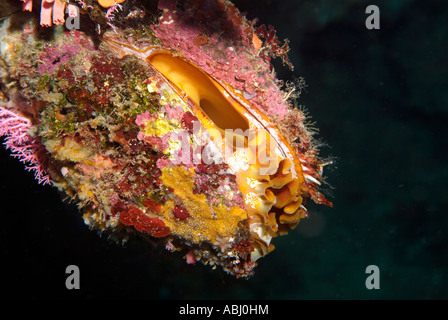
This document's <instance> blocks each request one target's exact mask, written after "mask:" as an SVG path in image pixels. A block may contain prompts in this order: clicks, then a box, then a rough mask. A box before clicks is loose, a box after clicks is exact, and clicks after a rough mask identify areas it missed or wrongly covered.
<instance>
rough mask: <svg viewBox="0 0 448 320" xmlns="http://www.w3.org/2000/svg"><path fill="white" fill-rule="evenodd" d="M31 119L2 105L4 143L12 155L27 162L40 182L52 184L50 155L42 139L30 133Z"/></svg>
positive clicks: (0, 131)
mask: <svg viewBox="0 0 448 320" xmlns="http://www.w3.org/2000/svg"><path fill="white" fill-rule="evenodd" d="M30 128H31V121H30V120H29V119H27V118H25V117H23V116H21V115H19V114H17V113H16V112H14V111H12V110H10V109H6V108H3V107H0V136H5V137H6V138H5V141H4V145H5V147H6V149H9V150H11V153H12V156H13V157H16V158H18V159H19V160H20V162H22V163H24V164H25V167H26V169H27V170H28V171H34V177H35V178H36V179H37V181H39V183H41V184H43V185H45V184H50V177H49V176H48V174H47V171H46V169H45V168H46V167H47V165H46V163H47V161H48V155H47V151H46V149H45V147H44V146H43V145H42V143H41V142H40V139H39V138H37V137H34V136H32V135H31V134H29V130H30Z"/></svg>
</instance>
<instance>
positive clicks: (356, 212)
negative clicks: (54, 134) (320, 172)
mask: <svg viewBox="0 0 448 320" xmlns="http://www.w3.org/2000/svg"><path fill="white" fill-rule="evenodd" d="M234 3H235V4H236V5H237V7H238V8H240V10H241V11H243V12H245V13H246V15H247V17H248V18H249V19H253V18H255V17H258V18H259V21H260V23H264V24H271V25H273V26H275V28H276V29H277V33H278V36H279V38H281V39H283V38H288V39H289V40H290V42H291V43H290V46H291V52H290V59H291V61H292V63H293V64H294V65H295V70H294V72H289V71H288V70H287V69H285V68H282V66H281V63H280V62H277V63H276V64H277V65H278V67H279V69H278V77H279V78H280V79H285V80H288V79H289V80H292V79H294V78H296V77H299V76H301V77H304V78H305V81H306V82H307V84H308V87H307V88H306V90H304V92H303V93H302V96H301V98H300V100H299V103H300V104H302V105H304V106H305V107H306V109H307V110H308V113H309V115H310V116H311V117H312V120H313V121H315V122H316V124H315V127H316V128H319V130H320V132H319V138H320V139H321V141H322V142H323V143H324V144H325V145H324V147H322V149H321V155H322V156H324V157H332V158H333V159H334V164H333V165H332V166H329V167H326V168H325V175H326V177H327V181H328V182H329V184H330V186H329V187H327V189H328V190H327V193H329V194H330V195H331V197H330V198H331V200H332V201H333V202H334V204H335V206H334V208H332V209H331V208H326V207H322V206H315V205H310V207H309V211H310V218H309V219H308V220H306V221H303V222H301V223H300V224H299V226H298V227H297V228H296V229H295V230H293V231H292V232H290V234H289V235H288V236H286V237H281V238H276V239H275V240H274V244H275V246H276V250H275V251H274V252H272V253H271V254H270V255H268V256H267V257H266V258H264V259H261V260H259V266H258V267H257V268H256V273H255V276H254V277H252V278H250V279H249V280H238V279H234V278H232V277H230V276H228V275H227V274H225V273H224V272H222V271H221V270H219V269H218V270H211V269H210V267H208V266H203V265H200V264H197V265H194V266H192V265H187V264H186V263H185V260H184V259H182V257H181V256H180V255H178V254H171V253H168V252H166V251H165V250H164V248H162V247H157V246H154V245H152V244H150V245H149V247H148V244H147V243H143V242H140V241H137V240H134V241H132V242H130V243H128V244H127V245H125V246H120V245H116V244H114V243H111V242H109V241H108V240H107V239H105V238H104V237H103V238H102V237H99V236H98V235H97V234H96V232H94V231H91V230H89V229H88V227H86V226H85V225H84V223H83V221H82V219H81V217H80V215H79V214H78V212H77V210H76V208H75V207H74V206H72V205H70V204H67V203H64V202H62V201H61V199H62V198H63V197H62V196H61V195H60V194H59V193H58V192H57V190H56V189H54V188H52V187H48V186H45V187H42V186H38V185H37V182H36V181H35V180H34V179H33V175H32V173H29V172H26V171H24V170H23V167H22V165H21V164H20V163H19V162H18V161H16V160H15V159H13V158H12V157H10V156H8V152H7V151H4V150H3V149H2V150H1V154H0V165H1V167H2V169H1V170H0V181H1V183H0V203H1V204H2V207H1V210H0V215H1V220H0V221H1V222H0V223H1V227H0V257H1V258H0V259H1V263H0V265H1V269H0V271H1V275H2V290H3V292H6V293H7V295H8V296H9V297H10V298H38V299H39V298H114V299H119V298H143V299H447V298H448V286H447V284H448V274H447V273H448V250H447V249H448V248H447V233H446V229H447V225H448V215H447V211H448V197H447V188H446V181H447V180H448V167H447V158H446V150H447V148H448V142H447V137H448V136H447V124H448V95H447V94H446V90H447V89H448V68H447V57H446V56H447V54H448V40H447V39H448V22H447V21H448V6H447V4H446V1H434V0H428V1H416V0H414V1H412V0H407V1H406V0H400V1H399V0H395V1H349V0H346V1H343V0H339V1H335V0H316V1H274V0H272V1H267V0H259V1H256V2H255V1H243V0H241V1H234ZM370 4H376V5H378V7H379V8H380V12H381V25H380V27H381V29H380V30H368V29H366V27H365V19H366V18H367V14H366V13H365V9H366V7H367V6H368V5H370ZM71 264H75V265H77V266H78V267H79V268H80V271H81V289H80V290H71V291H70V290H67V289H66V287H65V279H66V277H67V275H66V274H65V268H66V267H67V266H68V265H71ZM368 265H377V266H378V267H379V269H380V289H379V290H367V289H366V286H365V280H366V277H367V275H366V273H365V269H366V267H367V266H368Z"/></svg>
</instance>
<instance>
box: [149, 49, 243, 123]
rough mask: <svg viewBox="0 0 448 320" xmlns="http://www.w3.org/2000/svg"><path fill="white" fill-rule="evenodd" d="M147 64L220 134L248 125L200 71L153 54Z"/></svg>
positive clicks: (181, 60)
mask: <svg viewBox="0 0 448 320" xmlns="http://www.w3.org/2000/svg"><path fill="white" fill-rule="evenodd" d="M147 59H148V62H149V63H150V64H151V65H152V66H153V67H154V68H155V69H157V71H158V72H160V73H161V74H162V75H163V76H165V77H166V78H167V79H168V80H169V81H171V82H172V83H173V84H175V85H176V86H177V87H178V88H179V89H180V90H182V91H183V92H184V93H185V94H186V95H187V96H188V97H189V98H190V99H192V100H193V102H194V103H195V104H196V105H197V106H199V107H200V109H201V110H202V111H203V112H204V113H205V115H206V116H207V117H208V118H209V119H210V120H211V121H212V122H213V123H214V124H215V125H216V126H217V127H219V128H220V129H221V130H222V131H225V130H226V129H232V130H237V129H241V130H242V131H246V130H247V129H249V123H248V121H247V120H246V119H245V118H244V117H243V116H242V115H241V114H240V113H239V112H238V111H237V110H236V109H235V108H234V107H233V106H232V104H231V103H230V102H229V100H228V99H227V98H226V97H225V96H224V95H223V94H222V93H221V91H220V90H219V89H218V88H217V86H216V84H215V83H214V80H212V79H211V78H210V77H209V76H208V75H207V74H206V73H205V72H204V71H202V70H200V69H199V68H197V67H195V66H193V65H192V64H191V63H189V62H187V61H185V60H183V59H181V58H178V57H174V56H173V55H172V54H170V53H167V52H155V53H153V54H152V55H150V56H149V57H148V58H147Z"/></svg>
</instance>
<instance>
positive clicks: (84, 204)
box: [0, 1, 331, 277]
mask: <svg viewBox="0 0 448 320" xmlns="http://www.w3.org/2000/svg"><path fill="white" fill-rule="evenodd" d="M131 2H132V3H133V5H132V6H129V7H124V9H123V8H121V9H122V10H123V12H122V13H121V15H120V16H118V15H117V16H116V17H114V19H112V18H110V17H109V18H107V19H109V20H108V22H107V23H108V24H109V26H111V27H112V29H111V30H109V31H107V32H105V33H103V34H101V35H99V36H98V38H97V40H99V42H100V45H99V46H95V44H94V42H93V41H92V39H91V36H88V35H87V34H86V33H85V32H84V30H83V29H81V30H72V31H67V30H64V31H63V32H62V31H61V30H60V29H61V28H63V27H62V26H60V27H58V28H59V29H56V30H59V31H55V32H54V39H53V40H43V39H42V38H40V37H38V36H37V34H38V32H37V31H38V29H39V27H36V25H35V23H33V22H32V21H28V22H26V23H25V24H24V26H23V30H22V31H21V32H18V31H14V32H12V31H9V29H8V28H9V26H8V23H12V22H11V21H9V20H7V21H6V22H5V23H4V25H3V27H2V31H1V32H2V33H1V35H0V36H1V37H2V48H1V50H2V51H1V55H2V59H3V62H2V66H1V71H2V74H1V76H2V88H3V89H2V92H1V93H2V97H1V98H2V101H1V105H0V122H1V126H0V134H2V135H5V136H6V140H5V144H6V146H7V147H8V148H10V149H11V150H12V152H13V153H14V154H15V155H16V156H18V157H19V158H20V160H21V161H23V162H25V163H27V164H28V167H29V168H31V169H34V170H35V173H36V177H37V178H38V179H39V181H40V182H42V183H50V181H51V183H52V184H53V185H54V186H56V187H58V188H59V189H61V190H63V191H65V192H66V193H67V194H68V195H69V196H70V197H71V198H72V200H74V201H76V202H77V203H78V206H79V207H80V209H81V210H82V212H83V219H84V221H85V223H86V224H87V225H89V226H91V227H93V228H94V229H96V230H99V231H101V232H105V233H107V234H109V236H110V237H113V238H115V239H117V240H118V241H124V240H126V239H127V238H128V237H129V235H130V234H135V233H137V234H139V235H141V236H143V237H150V238H158V239H159V241H161V242H163V243H164V244H165V246H166V248H167V249H168V250H172V251H177V250H183V251H184V252H185V255H186V257H187V262H196V261H202V262H203V263H206V264H210V265H213V266H214V265H220V266H222V267H223V268H224V270H226V271H227V272H229V273H231V274H233V275H236V276H238V277H246V276H248V275H251V274H252V273H253V269H254V267H255V265H256V260H257V259H258V258H260V257H263V256H265V255H266V254H268V253H269V252H270V251H271V250H272V249H273V245H272V243H271V242H272V238H274V237H276V236H278V235H283V234H286V233H287V232H288V230H290V229H292V228H294V227H296V226H297V224H298V223H299V221H300V220H301V219H302V218H304V217H306V216H307V210H306V208H305V206H304V205H305V203H306V202H307V201H308V200H309V199H312V200H313V201H314V202H316V203H320V204H326V205H331V203H330V202H329V201H328V200H326V199H325V197H324V196H323V195H322V194H321V193H320V192H319V191H318V188H319V186H320V184H321V182H322V167H323V163H322V161H320V160H319V159H318V158H317V150H316V148H315V146H314V143H313V140H312V138H311V134H310V132H309V131H308V130H307V129H306V127H305V125H304V120H305V117H304V115H303V113H302V112H301V111H300V110H298V109H297V108H293V107H291V106H289V100H288V92H283V91H282V90H281V89H280V82H279V81H278V80H276V78H275V74H274V72H273V71H272V65H271V64H270V61H269V60H270V58H272V57H276V56H278V57H281V58H282V59H283V61H284V63H285V64H288V65H290V62H289V61H288V60H287V56H286V54H287V51H288V48H287V42H286V43H284V44H283V45H281V43H280V42H279V41H278V39H277V38H276V36H275V32H274V31H273V29H272V28H266V27H264V26H263V27H258V28H255V27H254V25H253V23H251V22H249V21H247V20H246V19H245V17H244V16H242V15H241V14H240V13H239V11H238V10H237V9H236V8H235V7H234V5H232V4H231V3H230V2H228V1H160V2H159V4H158V8H159V9H160V11H156V10H154V8H152V9H151V11H150V10H149V9H148V7H145V6H144V5H142V4H141V6H138V4H139V3H138V2H137V1H129V3H131ZM92 4H94V3H93V2H92ZM124 4H126V2H124ZM90 7H91V8H89V7H87V6H86V10H87V11H88V10H99V9H98V8H97V7H95V6H90ZM86 19H87V18H86ZM100 20H101V19H100ZM95 22H97V21H95ZM98 23H99V22H98ZM136 26H138V28H137V27H136ZM103 30H104V29H103Z"/></svg>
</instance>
